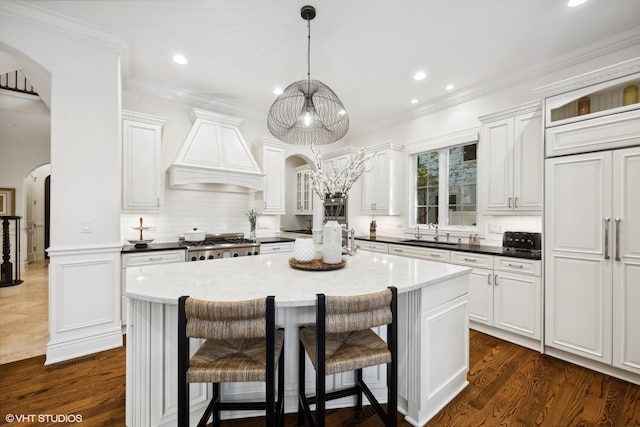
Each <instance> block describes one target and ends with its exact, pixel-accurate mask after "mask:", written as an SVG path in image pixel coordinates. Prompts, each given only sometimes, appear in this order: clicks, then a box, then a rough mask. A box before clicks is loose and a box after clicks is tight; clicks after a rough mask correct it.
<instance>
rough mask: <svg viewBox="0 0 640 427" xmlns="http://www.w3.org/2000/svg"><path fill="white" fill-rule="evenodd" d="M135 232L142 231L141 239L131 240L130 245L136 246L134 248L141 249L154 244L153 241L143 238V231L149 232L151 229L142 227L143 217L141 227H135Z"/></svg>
mask: <svg viewBox="0 0 640 427" xmlns="http://www.w3.org/2000/svg"><path fill="white" fill-rule="evenodd" d="M133 229H134V230H140V238H139V239H138V240H129V243H131V244H132V245H135V246H134V247H136V248H138V249H141V248H146V247H147V246H149V243H151V242H153V239H147V240H144V239H143V238H142V230H148V229H149V227H143V226H142V217H140V227H133Z"/></svg>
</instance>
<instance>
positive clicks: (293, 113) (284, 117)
mask: <svg viewBox="0 0 640 427" xmlns="http://www.w3.org/2000/svg"><path fill="white" fill-rule="evenodd" d="M300 15H301V16H302V18H303V19H304V20H306V21H307V29H308V36H307V38H308V45H307V79H306V80H300V81H297V82H294V83H291V84H290V85H289V86H288V87H287V88H286V89H285V90H284V91H283V92H282V94H281V95H280V96H278V98H276V100H275V101H274V103H273V105H272V106H271V108H270V109H269V115H268V116H267V126H268V127H269V131H270V132H271V134H272V135H273V136H275V137H276V138H278V139H279V140H281V141H283V142H286V143H288V144H298V145H322V144H331V143H332V142H336V141H337V140H339V139H340V138H342V137H343V136H345V135H346V133H347V131H348V130H349V117H348V116H347V111H346V110H345V108H344V105H342V101H340V99H339V98H338V96H337V95H336V94H335V93H334V92H333V91H332V90H331V88H330V87H329V86H327V85H325V84H324V83H322V82H321V81H319V80H311V20H312V19H313V18H315V16H316V10H315V8H314V7H313V6H304V7H303V8H302V9H301V10H300Z"/></svg>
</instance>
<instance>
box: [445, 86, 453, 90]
mask: <svg viewBox="0 0 640 427" xmlns="http://www.w3.org/2000/svg"><path fill="white" fill-rule="evenodd" d="M454 87H455V86H454V85H447V87H445V89H446V90H451V89H453V88H454Z"/></svg>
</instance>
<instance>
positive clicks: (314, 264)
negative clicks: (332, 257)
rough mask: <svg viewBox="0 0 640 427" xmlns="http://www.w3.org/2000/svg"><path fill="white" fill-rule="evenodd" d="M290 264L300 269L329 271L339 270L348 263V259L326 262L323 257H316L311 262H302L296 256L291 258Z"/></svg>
mask: <svg viewBox="0 0 640 427" xmlns="http://www.w3.org/2000/svg"><path fill="white" fill-rule="evenodd" d="M289 265H290V266H291V267H293V268H295V269H298V270H311V271H329V270H338V269H339V268H342V267H344V266H345V265H347V260H346V259H344V258H342V259H341V260H340V262H339V263H338V264H325V263H324V262H322V259H314V260H313V261H311V262H300V261H298V260H297V259H295V258H289Z"/></svg>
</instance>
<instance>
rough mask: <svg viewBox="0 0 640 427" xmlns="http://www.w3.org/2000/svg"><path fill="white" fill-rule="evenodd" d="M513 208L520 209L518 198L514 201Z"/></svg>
mask: <svg viewBox="0 0 640 427" xmlns="http://www.w3.org/2000/svg"><path fill="white" fill-rule="evenodd" d="M513 207H514V208H517V207H518V198H517V197H516V198H515V199H513Z"/></svg>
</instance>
